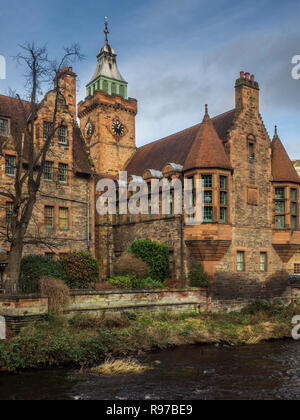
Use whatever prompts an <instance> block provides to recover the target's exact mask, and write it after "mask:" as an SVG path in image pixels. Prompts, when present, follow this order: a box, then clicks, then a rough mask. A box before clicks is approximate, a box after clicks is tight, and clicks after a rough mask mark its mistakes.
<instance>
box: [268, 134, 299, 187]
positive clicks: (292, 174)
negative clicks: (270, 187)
mask: <svg viewBox="0 0 300 420" xmlns="http://www.w3.org/2000/svg"><path fill="white" fill-rule="evenodd" d="M272 176H273V181H275V182H292V183H297V184H300V178H299V176H298V174H297V171H296V169H295V167H294V165H293V163H292V161H291V160H290V158H289V156H288V154H287V152H286V150H285V148H284V146H283V144H282V142H281V140H280V138H279V136H278V133H277V127H275V134H274V137H273V140H272Z"/></svg>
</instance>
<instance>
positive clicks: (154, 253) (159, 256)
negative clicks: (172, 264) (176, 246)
mask: <svg viewBox="0 0 300 420" xmlns="http://www.w3.org/2000/svg"><path fill="white" fill-rule="evenodd" d="M128 252H129V253H130V254H133V255H135V256H136V257H137V258H140V259H141V260H142V261H144V262H145V263H147V264H148V265H149V266H150V268H151V270H150V273H149V275H150V277H151V278H152V279H153V280H157V281H164V279H165V278H166V277H167V275H168V273H169V250H168V247H167V245H165V244H159V243H157V242H153V241H150V240H148V239H141V240H137V241H135V242H133V243H132V244H131V245H130V246H129V248H128Z"/></svg>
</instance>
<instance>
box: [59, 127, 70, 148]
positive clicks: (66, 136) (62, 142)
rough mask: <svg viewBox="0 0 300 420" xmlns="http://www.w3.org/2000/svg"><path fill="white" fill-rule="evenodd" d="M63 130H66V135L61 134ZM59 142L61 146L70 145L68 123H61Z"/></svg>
mask: <svg viewBox="0 0 300 420" xmlns="http://www.w3.org/2000/svg"><path fill="white" fill-rule="evenodd" d="M61 130H64V131H65V132H64V135H62V134H61ZM62 139H63V140H62ZM58 144H59V145H60V146H68V145H69V141H68V127H67V126H66V125H60V126H59V127H58Z"/></svg>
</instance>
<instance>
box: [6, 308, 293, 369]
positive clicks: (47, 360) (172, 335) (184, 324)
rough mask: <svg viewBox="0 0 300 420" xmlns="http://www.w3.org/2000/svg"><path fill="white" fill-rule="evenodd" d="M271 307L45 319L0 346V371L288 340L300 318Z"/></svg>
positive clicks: (88, 363) (78, 365)
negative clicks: (245, 310)
mask: <svg viewBox="0 0 300 420" xmlns="http://www.w3.org/2000/svg"><path fill="white" fill-rule="evenodd" d="M275 306H276V311H277V310H278V311H279V309H280V312H281V315H280V316H270V315H268V314H266V313H265V312H263V311H261V310H260V311H259V313H258V314H257V313H256V312H254V315H246V314H243V313H219V314H218V313H208V312H205V313H198V312H195V311H192V312H186V313H182V312H179V313H173V312H171V313H170V312H163V313H156V314H155V313H152V312H151V311H145V312H144V313H136V312H127V313H126V314H122V315H117V314H106V316H105V318H100V319H99V318H98V317H96V318H89V319H86V318H85V317H83V316H82V315H80V316H79V315H78V316H77V317H76V318H74V319H73V320H71V321H68V320H67V319H65V318H63V317H50V318H49V322H38V323H36V324H34V325H29V326H27V327H25V328H24V329H22V330H21V332H20V333H19V334H13V333H12V332H11V331H10V334H9V338H8V339H7V340H2V341H0V366H1V370H2V371H11V372H13V371H20V370H24V369H44V368H48V367H51V366H52V367H55V366H69V367H70V366H74V367H81V368H84V367H87V366H93V365H94V366H95V365H97V364H99V363H100V362H101V361H102V360H104V359H105V358H106V357H108V356H111V357H120V356H121V357H124V356H126V355H133V354H139V353H141V352H143V351H151V350H153V349H156V350H157V349H161V350H163V349H166V348H168V347H170V346H174V345H176V346H178V345H180V344H183V345H186V344H196V343H197V344H199V343H203V344H207V343H211V344H216V343H219V344H225V343H228V344H230V345H242V344H255V343H259V342H262V341H266V340H274V339H280V338H287V337H290V334H291V319H292V317H293V316H294V315H297V314H299V307H296V305H290V306H289V307H286V308H285V307H279V305H278V304H275ZM258 308H263V309H264V310H267V311H269V310H271V308H274V304H267V305H266V303H265V302H257V303H255V304H254V305H253V306H252V309H255V310H257V309H258ZM276 311H275V312H276ZM250 312H251V310H250ZM271 312H273V310H271Z"/></svg>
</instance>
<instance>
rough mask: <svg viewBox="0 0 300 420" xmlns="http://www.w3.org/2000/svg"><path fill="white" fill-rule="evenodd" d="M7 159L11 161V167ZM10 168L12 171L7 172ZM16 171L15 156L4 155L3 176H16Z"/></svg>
mask: <svg viewBox="0 0 300 420" xmlns="http://www.w3.org/2000/svg"><path fill="white" fill-rule="evenodd" d="M9 159H12V160H13V165H12V164H11V163H9ZM9 168H12V171H11V172H9V171H8V169H9ZM16 170H17V157H16V156H15V155H9V154H6V155H5V175H6V176H10V177H15V176H16Z"/></svg>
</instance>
